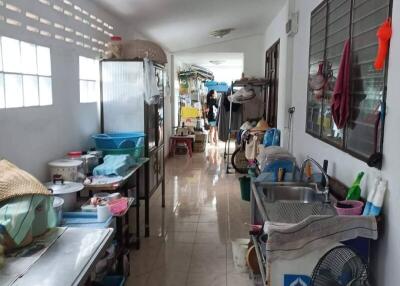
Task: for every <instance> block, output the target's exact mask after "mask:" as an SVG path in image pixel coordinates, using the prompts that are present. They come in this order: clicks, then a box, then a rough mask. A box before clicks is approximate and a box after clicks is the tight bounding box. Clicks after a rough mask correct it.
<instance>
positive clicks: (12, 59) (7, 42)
mask: <svg viewBox="0 0 400 286" xmlns="http://www.w3.org/2000/svg"><path fill="white" fill-rule="evenodd" d="M1 48H2V52H3V70H4V71H5V72H15V73H18V72H21V51H20V46H19V41H18V40H14V39H11V38H7V37H1Z"/></svg>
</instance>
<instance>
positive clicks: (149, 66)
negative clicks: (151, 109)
mask: <svg viewBox="0 0 400 286" xmlns="http://www.w3.org/2000/svg"><path fill="white" fill-rule="evenodd" d="M143 61H144V100H145V101H146V102H147V103H148V104H158V103H159V102H160V91H159V90H158V86H157V81H156V76H155V74H154V66H153V63H152V62H151V61H150V60H149V59H144V60H143Z"/></svg>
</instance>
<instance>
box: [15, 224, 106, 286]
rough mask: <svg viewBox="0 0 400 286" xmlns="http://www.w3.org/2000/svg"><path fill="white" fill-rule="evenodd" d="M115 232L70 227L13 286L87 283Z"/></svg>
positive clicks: (68, 285)
mask: <svg viewBox="0 0 400 286" xmlns="http://www.w3.org/2000/svg"><path fill="white" fill-rule="evenodd" d="M112 234H113V230H112V229H85V228H67V229H65V231H64V232H63V233H62V234H61V236H59V237H58V238H57V239H56V240H55V242H54V243H53V244H52V245H51V246H50V247H49V248H48V249H47V250H46V251H45V252H44V253H43V254H42V255H41V256H40V258H39V259H38V260H36V262H34V263H33V264H32V265H31V267H30V268H29V269H28V270H27V271H26V272H25V273H24V274H23V275H21V277H19V278H18V279H17V280H16V281H15V282H14V283H11V284H10V285H13V286H28V285H29V286H39V285H40V286H54V285H57V286H72V285H73V286H75V285H84V284H85V283H86V281H87V279H88V278H89V275H90V273H91V272H92V270H93V269H94V267H95V265H96V262H97V261H98V260H99V259H100V258H101V255H102V254H103V253H104V251H105V250H106V248H107V247H108V246H109V245H110V243H111V240H112ZM16 259H23V257H22V258H16Z"/></svg>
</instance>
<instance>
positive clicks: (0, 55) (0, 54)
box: [0, 42, 3, 71]
mask: <svg viewBox="0 0 400 286" xmlns="http://www.w3.org/2000/svg"><path fill="white" fill-rule="evenodd" d="M2 54H3V53H2V52H1V42H0V71H2V70H3V56H2Z"/></svg>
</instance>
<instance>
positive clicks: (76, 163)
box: [49, 159, 83, 182]
mask: <svg viewBox="0 0 400 286" xmlns="http://www.w3.org/2000/svg"><path fill="white" fill-rule="evenodd" d="M82 164H83V163H82V161H80V160H70V159H60V160H56V161H52V162H50V163H49V167H50V178H51V179H53V178H54V177H55V176H56V177H58V176H61V177H62V178H63V179H64V180H66V181H70V182H76V181H78V180H79V179H80V177H81V176H83V174H82Z"/></svg>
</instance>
